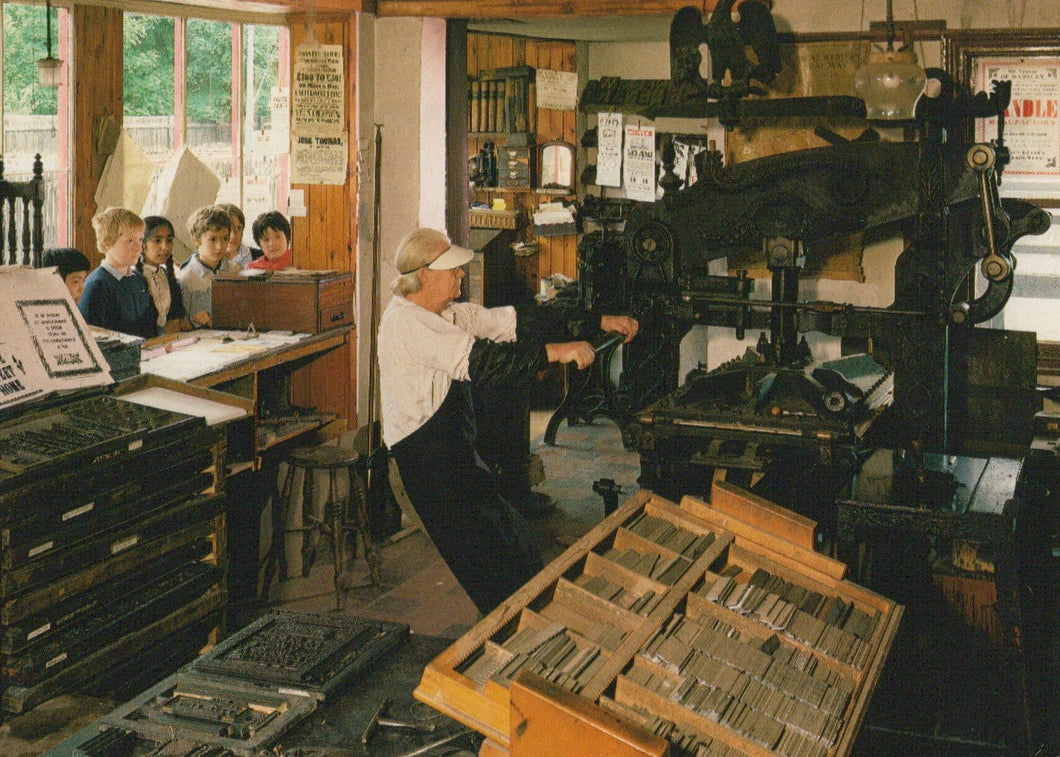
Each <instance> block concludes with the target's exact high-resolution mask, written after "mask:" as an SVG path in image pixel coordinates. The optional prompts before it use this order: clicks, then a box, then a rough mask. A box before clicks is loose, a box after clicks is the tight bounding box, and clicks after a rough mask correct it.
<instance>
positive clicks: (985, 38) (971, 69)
mask: <svg viewBox="0 0 1060 757" xmlns="http://www.w3.org/2000/svg"><path fill="white" fill-rule="evenodd" d="M942 51H943V60H944V65H945V67H946V70H947V72H949V74H950V75H951V76H953V78H954V80H955V81H956V82H957V83H958V84H959V85H960V86H962V87H963V88H964V89H965V90H966V91H967V92H968V93H969V94H974V93H976V92H989V91H991V88H992V83H993V82H994V81H1004V80H1007V81H1010V82H1012V99H1011V102H1010V104H1009V107H1008V108H1007V109H1006V110H1005V115H1004V121H1005V131H1004V139H1005V145H1006V146H1007V147H1008V149H1009V153H1010V155H1011V162H1010V163H1009V165H1008V166H1006V167H1005V169H1004V171H1003V173H1002V183H1001V190H1002V193H1003V194H1004V195H1006V196H1010V197H1021V198H1025V199H1036V198H1037V199H1045V198H1052V199H1057V198H1060V32H1058V31H1057V30H1056V29H1023V30H1014V31H985V30H960V31H952V32H946V33H945V34H944V35H943V38H942ZM997 121H998V119H997V118H984V119H976V120H975V126H974V133H972V134H967V135H965V137H966V138H967V139H970V140H974V141H976V142H987V141H990V140H992V139H996V138H997Z"/></svg>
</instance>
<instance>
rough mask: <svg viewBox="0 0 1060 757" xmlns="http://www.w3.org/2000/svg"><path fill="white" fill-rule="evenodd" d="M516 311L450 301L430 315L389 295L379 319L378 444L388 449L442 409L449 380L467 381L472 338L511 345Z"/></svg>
mask: <svg viewBox="0 0 1060 757" xmlns="http://www.w3.org/2000/svg"><path fill="white" fill-rule="evenodd" d="M515 320H516V317H515V308H512V307H499V308H484V307H482V306H481V305H473V304H471V303H467V302H454V303H452V304H451V305H449V307H447V308H446V309H445V310H443V311H442V313H441V314H440V315H439V314H435V313H432V312H431V311H429V310H427V309H426V308H423V307H420V306H419V305H417V304H416V303H414V302H410V301H409V300H406V299H405V298H404V297H394V298H393V299H392V300H391V301H390V303H389V304H388V305H387V306H386V310H384V311H383V316H382V318H380V319H379V340H378V351H379V388H380V395H381V399H382V420H383V441H385V442H386V444H387V446H389V447H393V446H394V445H395V444H397V443H398V442H399V441H401V440H402V439H404V438H405V437H406V436H408V435H409V434H411V433H412V432H413V431H415V430H416V429H418V428H419V427H420V426H422V425H423V424H424V423H426V422H427V421H428V420H429V419H430V418H431V416H432V415H434V413H435V412H436V411H437V410H438V408H439V407H441V405H442V402H443V401H444V400H445V397H446V395H447V394H448V393H449V387H450V386H451V385H452V382H453V381H465V380H467V379H468V378H469V374H468V358H469V357H470V355H471V346H472V345H473V344H474V342H475V339H491V340H493V341H495V342H511V341H515Z"/></svg>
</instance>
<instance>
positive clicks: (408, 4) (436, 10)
mask: <svg viewBox="0 0 1060 757" xmlns="http://www.w3.org/2000/svg"><path fill="white" fill-rule="evenodd" d="M716 3H717V0H706V2H705V3H702V4H700V3H694V4H695V5H696V6H697V7H699V8H700V10H702V11H704V12H708V13H709V12H710V11H712V10H714V6H715V5H716ZM686 5H689V0H536V1H535V2H528V1H527V0H376V6H377V7H376V14H377V15H379V16H433V17H441V18H467V19H484V18H562V17H564V16H583V17H587V16H669V15H673V14H675V13H677V11H679V10H681V8H684V7H685V6H686Z"/></svg>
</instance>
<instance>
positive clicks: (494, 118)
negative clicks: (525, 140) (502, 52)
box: [467, 66, 535, 133]
mask: <svg viewBox="0 0 1060 757" xmlns="http://www.w3.org/2000/svg"><path fill="white" fill-rule="evenodd" d="M467 96H468V109H467V110H468V124H467V130H468V131H469V132H471V133H482V132H486V133H500V132H504V133H511V132H526V131H533V128H534V124H533V116H534V112H535V108H534V107H533V102H534V69H532V68H530V67H529V66H510V67H508V68H496V69H490V70H488V71H483V72H482V73H481V74H480V75H479V77H478V78H477V79H473V80H471V81H469V82H468V91H467Z"/></svg>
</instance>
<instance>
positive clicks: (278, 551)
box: [261, 444, 379, 610]
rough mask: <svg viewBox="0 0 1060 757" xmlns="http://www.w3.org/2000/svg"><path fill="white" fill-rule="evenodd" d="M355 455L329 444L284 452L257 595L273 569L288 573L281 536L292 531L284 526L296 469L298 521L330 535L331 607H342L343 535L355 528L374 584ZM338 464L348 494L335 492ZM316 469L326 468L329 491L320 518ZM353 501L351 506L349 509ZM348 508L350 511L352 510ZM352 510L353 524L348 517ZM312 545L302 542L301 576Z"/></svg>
mask: <svg viewBox="0 0 1060 757" xmlns="http://www.w3.org/2000/svg"><path fill="white" fill-rule="evenodd" d="M359 461H360V455H358V454H357V453H356V452H354V451H353V450H349V449H345V448H343V447H339V446H337V445H334V444H322V445H320V446H317V447H309V448H306V449H297V450H295V451H294V452H292V453H291V454H290V455H289V456H288V457H287V473H286V475H285V476H284V480H283V488H282V490H281V491H280V493H279V496H278V497H275V498H274V499H273V508H272V542H271V544H270V545H269V552H268V554H267V555H266V557H265V575H264V580H263V583H262V588H261V595H262V597H264V596H266V595H267V594H268V591H269V585H270V584H271V583H272V579H273V576H274V575H275V573H276V572H277V570H278V571H279V573H280V576H281V577H285V576H286V575H287V555H286V551H285V548H284V537H285V536H286V535H287V533H288V532H289V531H291V530H294V529H292V528H290V527H288V519H289V517H290V508H291V506H292V504H294V503H292V489H293V486H294V475H295V471H296V470H302V471H303V479H302V524H303V525H302V526H301V527H300V530H302V531H304V532H307V533H309V532H314V531H316V532H319V533H322V534H325V535H327V536H330V537H331V547H332V554H333V556H334V560H335V579H334V580H335V608H336V609H337V610H341V609H342V608H343V605H344V602H345V592H344V588H343V586H342V576H343V575H344V573H345V562H346V544H347V535H348V534H350V533H353V532H356V531H360V533H361V542H362V543H363V544H364V557H365V560H366V561H367V563H368V572H369V574H370V576H371V580H372V583H373V584H378V583H379V565H378V561H377V559H376V556H375V549H374V548H373V547H372V539H371V534H370V533H369V530H368V509H367V498H366V496H365V491H364V482H363V481H361V476H360V474H359V472H358V470H357V467H358V462H359ZM342 469H345V470H346V471H347V474H348V476H349V481H350V486H349V495H348V496H345V497H339V496H338V486H337V477H338V472H339V471H340V470H342ZM315 471H327V474H328V495H327V499H326V500H325V501H324V512H323V516H322V518H321V519H320V520H317V519H315V518H314V517H313V515H312V506H313V474H314V472H315ZM351 503H352V508H351ZM351 510H353V513H351ZM354 513H355V514H356V517H357V523H356V524H354V523H353V522H352V519H351V515H352V514H354ZM352 547H353V554H352V555H351V557H353V558H356V557H357V543H356V541H354V542H353V545H352ZM314 552H315V549H314V547H313V546H312V545H311V544H310V542H309V541H308V540H306V541H303V544H302V575H303V576H308V575H309V570H310V568H311V567H312V562H313V555H314Z"/></svg>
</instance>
